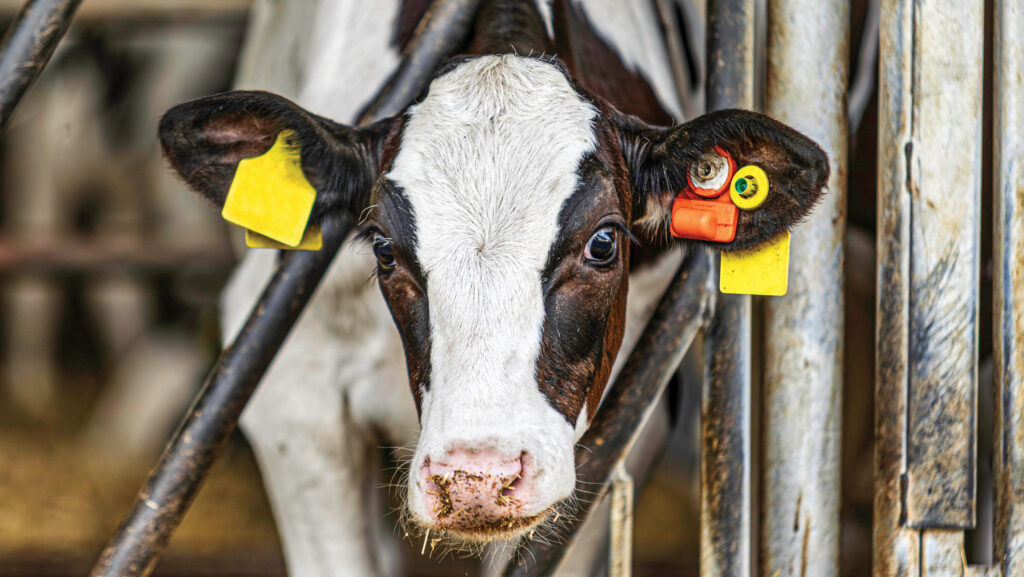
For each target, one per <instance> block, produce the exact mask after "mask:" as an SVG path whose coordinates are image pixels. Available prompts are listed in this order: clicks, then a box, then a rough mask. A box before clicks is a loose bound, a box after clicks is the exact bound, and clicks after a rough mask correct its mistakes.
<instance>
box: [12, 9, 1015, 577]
mask: <svg viewBox="0 0 1024 577" xmlns="http://www.w3.org/2000/svg"><path fill="white" fill-rule="evenodd" d="M79 3H80V1H75V0H31V1H29V2H28V3H27V4H26V6H25V8H24V9H23V11H22V13H21V15H20V16H19V18H17V19H16V21H15V22H14V24H13V25H12V28H11V30H10V31H9V32H8V35H7V36H6V38H5V40H4V43H3V52H2V54H0V126H2V125H4V124H6V121H7V120H8V119H9V118H10V115H11V113H12V111H13V109H14V107H15V106H16V105H17V102H18V101H19V100H20V98H21V96H22V95H24V93H25V91H26V90H27V88H28V86H29V85H30V84H31V82H32V81H33V80H34V79H35V77H36V76H37V75H38V73H39V72H40V71H41V69H42V67H43V66H44V65H45V63H46V61H47V60H48V58H49V56H50V55H51V54H52V52H53V48H54V47H55V46H56V43H57V42H58V41H59V40H60V37H61V36H62V35H63V33H64V31H65V30H66V29H67V26H68V24H69V23H70V20H71V17H72V15H73V13H74V11H75V9H76V8H77V7H78V4H79ZM478 5H479V0H475V1H474V0H435V2H434V4H433V6H432V7H431V9H430V10H431V12H430V14H429V17H427V18H424V21H423V23H422V24H421V26H420V29H419V30H418V31H417V33H416V36H415V39H414V40H413V41H412V42H410V44H409V48H408V49H407V52H406V53H405V54H404V56H403V62H402V65H401V66H400V67H399V69H398V71H397V72H396V74H395V76H394V77H393V78H392V79H391V81H389V83H388V84H387V86H386V87H385V89H384V90H383V92H382V94H381V95H380V96H379V97H378V98H377V99H376V101H375V102H374V103H373V104H372V105H371V106H370V107H369V108H368V110H367V112H366V113H365V114H364V117H363V119H362V120H363V122H367V121H370V120H373V119H374V118H378V117H382V116H386V115H389V114H393V113H395V112H397V111H399V110H401V109H402V108H404V106H405V105H406V104H407V103H408V102H409V100H410V99H411V98H412V97H413V96H414V95H415V94H417V93H418V92H419V91H420V90H421V89H422V88H423V87H424V86H425V83H426V82H427V80H428V79H429V78H430V75H431V72H432V70H433V69H434V68H435V66H436V65H437V64H438V63H439V62H440V61H441V60H442V59H443V58H445V57H446V56H447V55H448V54H447V50H450V47H451V46H452V45H455V44H457V43H458V41H459V40H460V39H461V38H463V37H464V35H465V34H467V31H468V30H469V28H470V25H471V22H472V18H473V15H474V13H475V10H476V7H477V6H478ZM767 6H768V8H767V36H766V37H767V43H766V45H767V46H766V60H765V76H764V78H765V81H764V109H765V112H767V113H768V114H770V115H772V116H774V117H776V118H778V119H780V120H781V121H783V122H785V123H787V124H790V125H792V126H794V127H796V128H797V129H799V130H801V131H803V132H805V133H807V134H808V135H809V136H811V137H812V138H813V139H815V140H816V141H817V142H819V143H821V144H822V145H823V147H824V148H825V149H826V151H827V152H828V154H829V156H830V158H831V162H832V173H831V174H832V176H831V179H830V181H829V183H828V186H829V193H828V194H827V195H826V196H825V201H824V203H823V204H822V205H820V206H819V207H818V208H817V209H816V210H815V211H814V213H813V215H812V217H811V218H810V219H809V220H808V222H806V223H804V224H803V225H801V227H800V228H799V229H798V230H797V231H796V235H797V238H798V239H799V240H798V242H794V244H793V252H792V261H793V267H792V269H793V272H792V274H791V278H790V285H789V286H790V289H789V294H788V295H787V296H785V297H781V298H773V299H770V300H768V301H766V303H765V318H764V326H765V334H766V335H767V338H766V340H765V343H764V344H763V346H764V349H763V350H764V359H763V362H764V365H763V367H757V368H756V370H757V371H761V370H762V368H763V389H762V391H761V395H760V396H761V404H760V406H759V407H755V406H753V404H752V401H751V398H752V391H751V375H752V372H753V370H754V368H753V367H752V366H751V350H752V349H753V346H754V343H753V342H752V336H751V311H752V305H751V299H750V297H743V296H716V295H715V293H716V292H717V291H715V290H714V289H713V287H714V286H715V285H716V284H717V283H715V282H714V281H715V270H717V267H715V266H713V262H714V259H713V258H711V257H710V256H709V255H707V254H705V253H703V252H697V253H695V254H693V255H692V256H691V257H690V258H689V259H688V260H687V261H686V262H684V264H683V265H682V267H681V269H680V271H679V273H678V274H677V277H676V279H675V280H674V281H673V283H672V284H671V286H670V287H669V289H668V290H667V292H666V294H665V296H664V297H663V299H662V301H661V303H660V304H659V306H658V308H657V311H656V312H655V314H654V316H653V317H652V319H651V321H650V323H649V324H648V326H647V327H646V328H645V330H644V333H643V336H642V337H641V339H640V341H639V344H638V345H637V348H636V350H635V351H634V352H633V353H632V354H631V355H630V357H629V359H628V361H627V363H626V365H625V368H624V370H623V371H622V374H621V376H620V378H619V379H618V381H617V382H616V383H615V384H614V385H613V386H612V388H611V389H610V392H609V394H608V397H607V401H606V403H605V404H604V405H603V406H602V408H601V410H600V411H599V412H598V414H597V416H596V418H595V420H594V424H593V427H592V428H591V430H590V431H589V432H588V433H587V435H586V436H585V437H584V439H583V441H582V443H583V445H584V448H583V449H581V452H586V453H587V455H588V459H587V460H586V461H585V462H584V463H583V464H582V465H581V467H580V469H579V472H578V476H579V483H580V485H584V484H585V485H586V487H587V489H588V490H589V491H594V487H595V484H596V486H597V487H598V493H599V494H605V493H606V492H607V491H608V490H609V486H610V485H611V484H612V480H613V477H614V478H617V479H618V481H619V485H617V486H626V487H628V479H623V478H622V473H621V470H620V469H619V465H620V464H621V463H622V461H623V460H624V458H625V455H626V454H627V453H628V451H629V449H630V447H631V446H632V445H633V443H634V442H635V440H636V438H637V436H638V433H639V430H640V428H641V427H642V426H643V424H644V422H645V421H646V419H647V417H648V416H649V415H650V413H651V411H652V410H653V407H654V403H655V402H656V400H657V399H658V397H659V396H660V394H661V392H662V391H663V390H664V388H665V385H666V383H667V382H668V380H669V378H670V376H671V375H672V373H673V372H674V371H675V369H676V367H677V366H678V364H679V362H680V360H681V359H682V356H683V354H684V353H685V352H686V351H687V349H688V348H689V346H690V345H691V343H692V342H693V341H694V339H695V338H697V337H698V335H701V334H702V335H703V338H704V339H706V345H705V350H706V351H708V353H707V356H706V359H705V360H704V366H705V370H706V373H707V378H705V379H704V382H705V384H704V386H703V390H702V403H701V443H702V457H701V480H702V491H701V518H700V525H701V539H700V543H701V554H700V564H701V574H702V575H704V576H707V577H713V576H722V577H732V576H748V575H752V574H754V573H756V574H757V575H760V576H762V577H782V576H787V575H800V576H806V575H812V576H828V575H838V574H839V545H840V522H839V502H840V497H839V490H840V482H841V480H840V466H839V452H840V451H839V442H840V430H841V429H840V420H841V407H840V404H841V398H842V379H841V367H842V354H843V342H842V318H843V283H844V279H843V273H842V271H843V248H844V246H843V242H844V241H843V239H844V232H845V214H846V190H845V188H846V166H847V162H846V160H847V151H846V147H847V144H846V143H847V122H848V119H847V84H848V71H847V67H848V65H847V54H848V51H849V23H848V22H849V5H848V3H846V2H843V1H841V0H836V1H824V0H768V3H767ZM880 14H881V19H880V42H879V46H880V48H879V53H880V58H879V60H880V62H879V82H880V86H879V103H880V105H879V117H880V118H879V150H878V163H879V176H878V187H877V194H878V207H879V216H878V256H877V259H878V260H877V267H878V300H877V311H876V316H877V319H876V320H877V327H878V332H877V340H876V346H877V365H876V384H877V390H876V415H875V433H876V450H875V505H874V558H873V563H874V575H875V576H876V577H889V576H918V577H924V576H928V577H934V576H942V575H951V576H952V575H987V576H995V575H1001V576H1004V577H1011V576H1018V575H1024V513H1022V512H1021V508H1024V470H1022V469H1021V467H1024V132H1022V130H1024V35H1022V34H1021V31H1022V30H1024V6H1022V5H1021V3H1020V2H1019V1H1018V0H995V2H994V18H993V22H994V23H995V25H994V30H995V40H994V58H995V82H994V86H995V88H994V95H995V100H994V115H995V142H994V147H993V150H994V179H995V180H994V182H995V187H994V189H995V219H994V223H993V231H994V232H993V236H994V239H993V240H994V247H995V258H994V278H995V289H994V295H993V299H994V303H995V305H994V319H993V320H994V343H995V345H994V355H995V360H994V363H995V387H994V389H995V390H994V403H995V450H994V461H995V464H994V469H995V471H994V477H995V482H994V490H995V503H996V505H995V508H994V510H995V533H994V534H995V539H994V548H995V552H994V557H993V558H994V559H995V563H994V565H993V566H991V567H976V566H969V565H968V564H967V562H966V557H965V555H964V531H966V530H969V529H971V528H973V527H975V526H976V523H977V507H976V502H977V498H976V492H977V482H976V468H977V463H976V461H977V456H976V455H977V452H978V451H977V447H978V432H977V422H978V418H977V415H978V378H977V372H978V371H977V364H978V326H979V322H978V321H979V314H980V313H979V267H980V263H979V252H980V250H979V240H980V234H981V230H982V228H981V222H980V189H981V177H982V138H983V132H982V127H981V112H982V106H983V102H982V97H983V88H982V66H981V64H982V60H983V48H982V46H983V40H984V38H983V36H984V30H985V27H984V3H983V2H981V1H980V0H976V1H971V0H883V1H882V7H881V10H880ZM754 31H755V2H754V0H710V2H709V7H708V67H707V69H708V79H707V95H706V97H707V104H708V108H709V109H717V108H725V107H742V108H753V107H754V105H755V88H754V87H755V77H754V71H755V60H756V56H757V54H756V52H757V51H756V50H755V41H754V38H755V34H754ZM350 226H351V223H344V222H336V223H333V226H325V228H324V239H325V242H324V250H322V251H320V252H313V253H292V254H289V256H287V257H285V258H284V259H283V261H282V262H281V265H280V267H279V269H278V271H277V273H276V274H275V276H274V278H273V280H272V281H271V282H270V284H269V285H268V286H267V288H266V290H265V292H264V294H263V296H262V297H261V300H260V303H259V304H258V305H257V306H256V308H255V309H254V313H253V315H252V317H251V318H250V319H249V321H248V322H247V324H246V326H245V328H244V329H243V331H242V332H241V334H240V335H239V337H238V338H237V339H236V341H235V342H234V343H233V344H232V345H231V346H230V347H229V348H228V349H227V350H225V351H224V353H223V356H222V357H221V359H220V361H219V362H218V365H217V367H215V369H214V370H213V371H212V372H211V374H210V376H209V377H208V378H207V380H206V383H205V384H204V387H203V389H202V391H201V393H200V394H199V396H198V397H197V398H196V400H195V402H194V404H193V406H192V408H191V409H190V410H189V411H188V413H187V415H186V418H185V420H184V422H183V423H182V425H181V427H180V428H179V429H178V431H177V432H176V433H175V435H174V437H173V439H172V440H171V442H170V444H169V445H168V447H167V449H166V451H165V453H164V455H163V457H162V458H161V460H160V462H159V463H158V464H157V466H156V468H155V469H154V470H153V472H152V474H151V476H150V478H149V480H148V481H147V483H146V485H145V486H144V487H143V489H142V491H141V492H140V494H139V496H138V499H137V501H136V503H135V505H134V506H133V508H132V510H131V513H130V514H129V515H128V517H127V518H126V520H125V521H124V523H123V524H122V526H121V528H120V529H119V530H118V533H117V535H116V536H115V537H114V539H113V541H112V542H111V544H110V545H109V546H108V548H107V549H106V551H105V552H104V553H103V555H102V557H101V558H100V560H99V562H98V564H97V566H96V568H95V569H94V571H93V574H94V575H97V576H99V575H147V574H148V573H149V572H150V571H151V570H152V568H153V566H154V565H155V563H156V560H157V557H158V555H159V554H160V552H161V550H162V549H163V547H164V546H165V545H166V544H167V541H168V540H169V538H170V536H171V534H172V533H173V531H174V529H175V528H176V527H177V525H178V523H179V522H180V521H181V519H182V517H183V515H184V513H185V511H186V510H187V509H188V507H189V505H190V504H191V502H192V499H193V498H194V497H195V495H196V493H197V491H198V490H199V487H200V485H201V483H202V481H203V479H204V478H205V476H206V474H207V472H208V471H209V469H210V467H211V465H212V464H213V462H214V461H215V460H216V458H217V457H218V456H219V455H220V454H221V452H222V451H223V450H224V448H225V446H226V443H227V440H228V436H229V434H230V433H231V431H233V430H234V428H235V426H236V423H237V420H238V415H239V414H240V412H241V410H242V408H243V407H244V406H245V403H246V401H247V400H248V398H249V396H250V395H251V394H252V392H253V390H254V388H255V386H256V384H257V383H258V382H259V379H260V377H261V376H262V374H263V372H264V371H265V370H266V368H267V366H268V365H269V363H270V361H271V360H272V359H273V356H274V354H275V352H276V351H277V349H278V347H279V346H280V344H281V343H282V341H283V340H284V337H285V336H286V335H287V333H288V331H289V329H290V328H291V326H292V325H293V323H294V322H295V320H296V319H297V317H298V315H299V313H300V312H301V309H302V307H303V306H304V304H305V302H306V301H307V300H308V298H309V297H310V295H311V293H312V291H313V289H314V288H315V286H316V284H317V282H318V281H319V279H320V278H321V277H322V276H323V274H324V272H325V270H326V267H327V265H328V264H329V263H330V261H331V259H332V258H333V256H334V254H335V253H336V252H337V250H338V248H339V247H340V245H341V242H342V239H344V238H345V236H346V233H347V232H348V230H349V228H350ZM755 411H760V413H759V414H760V415H761V420H762V426H761V428H760V431H759V434H758V435H755V434H754V433H755V431H754V430H753V427H752V424H751V422H752V415H753V414H754V412H755ZM755 451H757V452H758V453H757V457H758V458H759V461H760V464H761V466H760V469H759V470H754V469H753V468H752V461H753V457H754V452H755ZM754 485H756V486H758V487H759V491H758V493H757V495H756V496H755V495H753V494H752V486H754ZM627 494H628V493H627ZM586 509H587V505H584V510H583V511H581V514H580V515H579V516H578V517H579V519H582V518H584V517H585V515H586V513H587V510H586ZM615 509H617V510H619V511H620V513H625V514H620V515H617V516H615V519H616V521H615V522H616V524H617V526H616V527H615V530H614V531H613V534H615V535H617V536H618V537H619V539H618V540H617V542H618V543H619V545H620V546H618V547H613V550H614V552H613V557H614V561H615V562H613V567H614V570H615V573H616V574H617V575H628V574H629V561H628V560H629V539H628V535H629V525H628V522H629V518H630V515H629V514H628V510H629V506H628V503H627V504H625V505H622V506H621V507H615ZM581 522H582V521H578V520H571V519H563V520H562V521H561V525H562V527H561V529H562V531H563V532H564V533H565V534H566V535H568V536H569V537H570V538H572V536H574V535H575V533H576V531H577V530H578V529H579V525H580V523H581ZM755 525H756V526H758V527H759V530H758V534H757V535H754V534H752V533H753V529H752V528H753V527H754V526H755ZM524 548H528V549H529V554H525V555H522V556H521V557H522V558H524V559H525V558H528V559H531V560H533V559H535V560H536V562H532V563H529V564H524V565H514V566H512V567H510V568H509V569H508V571H507V572H506V574H507V575H519V576H525V575H545V574H550V573H551V572H552V571H554V570H555V568H556V567H557V565H558V563H559V561H560V560H561V558H562V556H563V555H564V553H565V549H566V548H565V547H564V546H555V545H551V544H543V543H537V542H533V543H530V544H528V545H525V546H524ZM523 552H524V553H525V551H523Z"/></svg>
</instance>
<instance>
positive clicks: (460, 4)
mask: <svg viewBox="0 0 1024 577" xmlns="http://www.w3.org/2000/svg"><path fill="white" fill-rule="evenodd" d="M480 3H481V2H480V0H444V1H441V2H437V1H435V2H434V4H432V5H431V7H430V10H429V11H428V12H427V13H426V14H425V15H424V16H423V19H422V20H420V23H419V24H418V25H417V27H416V32H415V33H414V34H413V39H412V40H411V41H410V42H409V45H408V46H407V47H406V50H405V52H404V53H403V54H402V61H401V62H399V63H398V68H397V69H395V71H394V73H392V74H391V78H389V79H388V81H387V83H386V84H384V88H383V89H381V95H380V97H378V98H377V99H375V100H374V101H373V102H372V103H370V105H369V106H368V107H366V109H365V110H364V111H363V112H362V113H361V114H360V115H359V123H360V124H367V123H369V122H372V121H373V120H374V119H376V118H383V117H385V116H389V115H391V114H394V113H396V112H398V111H399V110H401V109H402V108H405V107H406V106H407V105H408V104H409V103H410V102H412V101H413V99H414V98H416V97H417V96H419V94H420V92H422V91H423V89H424V88H426V87H427V84H429V83H430V79H431V77H432V73H433V71H434V70H436V69H437V67H438V66H439V65H440V64H441V62H442V61H443V60H444V59H445V58H447V57H448V56H450V55H451V54H452V53H454V52H455V50H456V49H457V48H458V47H459V44H460V43H462V41H463V40H464V38H465V36H466V35H467V33H468V30H469V29H470V27H471V26H472V24H473V21H474V19H475V18H476V13H477V9H478V8H479V7H480ZM452 30H459V31H462V32H463V33H461V34H458V35H455V34H452V33H451V31H452ZM423 46H430V47H431V50H422V49H421V47H423Z"/></svg>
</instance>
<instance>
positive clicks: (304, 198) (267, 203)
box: [221, 130, 322, 250]
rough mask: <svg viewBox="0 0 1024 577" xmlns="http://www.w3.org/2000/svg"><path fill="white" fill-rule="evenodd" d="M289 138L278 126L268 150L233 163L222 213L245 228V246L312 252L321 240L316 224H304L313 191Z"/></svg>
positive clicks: (230, 220)
mask: <svg viewBox="0 0 1024 577" xmlns="http://www.w3.org/2000/svg"><path fill="white" fill-rule="evenodd" d="M293 137H294V133H293V132H292V131H291V130H282V131H281V132H280V133H279V134H278V135H277V140H276V141H275V142H274V146H272V147H271V148H270V150H268V151H267V152H266V153H264V154H263V155H262V156H257V157H255V158H246V159H243V160H242V161H240V162H239V163H238V168H237V169H236V171H235V178H234V179H233V180H232V181H231V188H230V189H229V190H228V196H227V198H226V199H225V201H224V209H223V210H222V211H221V216H222V217H223V218H224V220H226V221H228V222H231V223H234V224H237V225H239V226H242V227H244V228H246V229H247V231H246V245H248V246H250V247H254V248H289V249H301V250H317V249H318V248H319V246H320V244H321V243H322V239H321V237H320V230H319V227H313V226H310V227H307V225H308V224H309V217H310V215H311V214H312V212H313V202H314V201H315V200H316V189H314V188H313V186H312V185H311V184H310V183H309V181H308V180H306V175H305V174H304V173H303V172H302V163H301V155H300V151H299V148H298V146H297V144H295V143H294V141H293ZM307 228H308V229H309V230H307ZM249 231H251V232H252V233H256V234H255V235H253V234H250V232H249ZM257 235H259V236H262V237H265V238H263V239H261V238H259V236H257ZM313 247H316V248H313Z"/></svg>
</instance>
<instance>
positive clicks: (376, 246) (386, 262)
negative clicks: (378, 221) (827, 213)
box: [373, 234, 395, 271]
mask: <svg viewBox="0 0 1024 577" xmlns="http://www.w3.org/2000/svg"><path fill="white" fill-rule="evenodd" d="M373 254H374V256H376V257H377V264H379V265H380V268H381V270H384V271H389V270H392V269H394V268H395V252H394V251H393V250H392V249H391V241H390V240H388V239H386V238H384V237H383V236H381V235H379V234H378V235H377V236H375V237H373Z"/></svg>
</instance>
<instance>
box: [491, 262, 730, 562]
mask: <svg viewBox="0 0 1024 577" xmlns="http://www.w3.org/2000/svg"><path fill="white" fill-rule="evenodd" d="M712 276H713V275H712V274H711V268H710V259H709V258H708V255H707V253H706V252H704V251H703V250H697V251H695V252H694V253H693V254H691V255H690V256H689V257H688V258H687V260H686V261H684V262H683V264H682V265H680V267H679V271H678V272H677V273H676V277H675V279H673V280H672V283H671V284H670V285H669V287H668V289H666V290H665V294H664V296H662V298H661V301H660V302H659V303H658V308H657V309H655V311H654V314H653V315H652V316H651V319H650V320H649V321H648V322H647V326H646V327H645V328H644V331H643V334H642V335H641V336H640V339H639V340H638V341H637V344H636V347H634V349H633V351H632V352H631V353H630V355H629V358H628V359H626V364H625V365H623V368H622V372H621V373H620V374H619V377H618V378H617V379H616V380H615V382H614V383H613V384H612V386H611V388H610V389H609V391H608V394H607V396H606V397H605V399H604V400H603V401H602V402H601V407H600V409H599V410H598V411H597V415H596V416H595V417H594V421H593V423H591V426H590V429H589V430H588V431H587V433H586V434H585V435H584V436H583V438H582V439H580V445H579V448H578V449H577V451H576V462H577V464H578V466H577V469H576V490H577V492H579V493H580V494H584V495H588V496H589V498H588V499H585V500H581V501H580V509H579V511H578V512H577V514H576V515H575V516H574V517H573V518H569V517H563V518H561V519H559V520H558V521H556V522H555V523H554V527H553V529H552V532H553V533H554V534H558V535H563V536H564V542H563V539H559V540H556V541H553V542H541V541H525V542H524V543H522V544H521V545H520V546H519V547H518V548H517V550H516V552H515V554H514V557H513V559H514V561H515V562H514V563H512V564H510V565H509V567H507V568H506V570H505V576H506V577H528V576H529V577H534V576H542V575H551V574H552V573H554V572H555V570H556V569H557V568H558V565H559V563H561V561H562V559H563V558H564V557H565V554H566V552H567V549H568V547H566V546H565V542H571V541H572V539H573V538H574V537H575V536H576V534H577V533H578V532H579V530H580V527H581V526H582V525H583V522H584V520H585V519H586V517H587V514H588V513H589V512H590V510H591V509H592V508H593V506H594V505H595V504H597V503H599V502H600V501H601V499H602V498H603V497H604V496H605V494H606V493H607V491H608V485H609V483H610V482H611V479H612V475H613V472H614V471H615V467H616V466H617V465H619V464H620V463H622V462H623V461H624V460H625V458H626V456H627V455H628V454H629V451H630V449H632V448H633V444H634V443H635V442H636V440H637V438H638V437H639V436H640V432H641V431H642V430H643V426H644V424H645V423H646V422H647V420H648V419H649V418H650V415H651V413H652V412H653V411H654V407H655V405H656V404H657V402H658V399H659V398H661V394H662V392H663V391H664V390H665V385H666V384H667V383H668V381H669V378H670V377H671V376H672V374H673V373H674V372H675V370H676V367H678V366H679V362H680V361H682V359H683V355H684V354H686V351H687V349H689V348H690V343H692V342H693V339H694V337H695V336H696V335H697V331H698V330H699V329H700V328H701V326H702V325H703V324H704V323H705V321H706V320H707V319H706V313H707V312H708V309H709V308H710V305H709V299H710V298H712V297H713V295H714V291H713V287H710V286H709V284H708V281H709V279H710V278H712Z"/></svg>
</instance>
